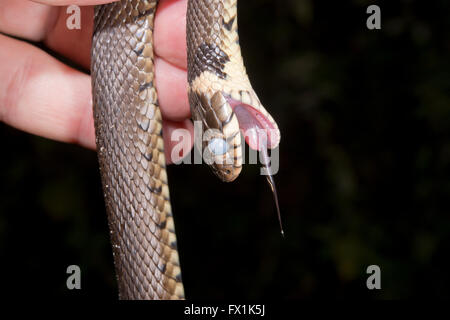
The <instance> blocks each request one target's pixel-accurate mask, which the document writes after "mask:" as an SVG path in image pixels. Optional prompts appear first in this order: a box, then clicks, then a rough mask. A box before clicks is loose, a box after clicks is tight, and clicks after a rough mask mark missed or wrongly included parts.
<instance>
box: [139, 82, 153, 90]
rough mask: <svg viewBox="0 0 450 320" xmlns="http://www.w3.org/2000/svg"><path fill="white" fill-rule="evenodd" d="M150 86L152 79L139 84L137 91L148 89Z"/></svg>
mask: <svg viewBox="0 0 450 320" xmlns="http://www.w3.org/2000/svg"><path fill="white" fill-rule="evenodd" d="M151 87H153V81H150V82H147V83H144V84H141V85H140V87H139V92H142V91H144V90H145V89H148V88H151Z"/></svg>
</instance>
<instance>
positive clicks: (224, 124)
mask: <svg viewBox="0 0 450 320" xmlns="http://www.w3.org/2000/svg"><path fill="white" fill-rule="evenodd" d="M233 116H234V111H232V112H231V113H230V115H229V116H228V118H227V119H226V120H225V121H223V122H222V126H223V127H225V126H226V125H227V124H229V123H230V122H231V120H233Z"/></svg>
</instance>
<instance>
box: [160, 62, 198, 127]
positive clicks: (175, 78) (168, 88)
mask: <svg viewBox="0 0 450 320" xmlns="http://www.w3.org/2000/svg"><path fill="white" fill-rule="evenodd" d="M155 83H156V84H155V85H156V90H157V92H158V99H159V103H160V105H161V113H162V115H163V117H164V118H166V119H169V120H172V121H180V120H184V119H186V118H189V117H190V115H191V112H190V109H189V101H188V96H187V73H186V70H182V69H180V68H177V67H175V66H173V65H171V64H170V63H168V62H166V61H165V60H163V59H161V58H156V60H155Z"/></svg>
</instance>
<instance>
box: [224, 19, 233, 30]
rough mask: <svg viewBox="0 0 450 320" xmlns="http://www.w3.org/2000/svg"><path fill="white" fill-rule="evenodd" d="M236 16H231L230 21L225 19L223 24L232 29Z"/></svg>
mask: <svg viewBox="0 0 450 320" xmlns="http://www.w3.org/2000/svg"><path fill="white" fill-rule="evenodd" d="M235 18H236V17H233V18H231V20H230V21H228V22H225V20H224V19H223V26H224V27H225V29H227V30H228V31H231V28H233V22H234V20H235Z"/></svg>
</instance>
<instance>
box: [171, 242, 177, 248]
mask: <svg viewBox="0 0 450 320" xmlns="http://www.w3.org/2000/svg"><path fill="white" fill-rule="evenodd" d="M170 247H171V248H172V249H176V248H177V242H176V241H172V242H171V243H170Z"/></svg>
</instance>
